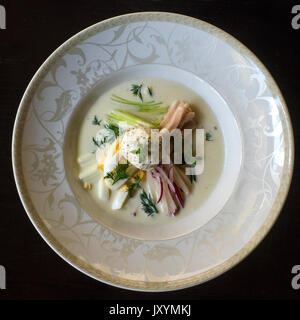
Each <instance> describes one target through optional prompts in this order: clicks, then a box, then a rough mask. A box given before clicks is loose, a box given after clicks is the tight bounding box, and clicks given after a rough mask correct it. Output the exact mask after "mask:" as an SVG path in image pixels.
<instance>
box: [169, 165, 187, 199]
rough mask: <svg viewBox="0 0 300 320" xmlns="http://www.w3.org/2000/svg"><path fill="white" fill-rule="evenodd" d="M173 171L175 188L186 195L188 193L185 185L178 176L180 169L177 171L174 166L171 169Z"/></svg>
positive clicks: (179, 175)
mask: <svg viewBox="0 0 300 320" xmlns="http://www.w3.org/2000/svg"><path fill="white" fill-rule="evenodd" d="M172 171H174V181H175V183H176V184H177V186H178V187H179V189H180V190H181V191H182V192H183V193H185V194H186V195H188V194H189V193H190V191H189V189H188V187H187V185H186V184H185V181H184V180H183V178H182V176H181V174H180V172H179V171H180V169H177V168H176V167H175V166H174V167H173V170H172Z"/></svg>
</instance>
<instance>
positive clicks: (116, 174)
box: [104, 163, 129, 184]
mask: <svg viewBox="0 0 300 320" xmlns="http://www.w3.org/2000/svg"><path fill="white" fill-rule="evenodd" d="M128 167H129V164H128V163H125V164H119V165H118V166H117V167H116V168H115V169H114V170H113V171H111V172H109V173H107V175H106V176H105V177H104V179H112V181H113V183H112V184H115V183H116V182H118V181H119V180H121V179H127V178H128V177H129V175H128V173H127V172H126V170H127V168H128Z"/></svg>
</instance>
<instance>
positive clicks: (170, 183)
mask: <svg viewBox="0 0 300 320" xmlns="http://www.w3.org/2000/svg"><path fill="white" fill-rule="evenodd" d="M156 170H158V172H159V173H160V174H161V176H162V177H163V179H164V180H165V181H166V182H167V183H168V185H169V187H170V189H171V191H172V192H175V187H174V185H173V183H172V181H171V180H170V179H169V178H168V176H167V175H166V173H165V171H164V170H163V169H162V168H161V167H157V168H156Z"/></svg>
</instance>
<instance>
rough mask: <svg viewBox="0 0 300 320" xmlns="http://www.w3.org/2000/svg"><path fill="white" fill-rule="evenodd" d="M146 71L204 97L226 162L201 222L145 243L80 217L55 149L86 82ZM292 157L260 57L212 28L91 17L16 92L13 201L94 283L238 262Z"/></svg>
mask: <svg viewBox="0 0 300 320" xmlns="http://www.w3.org/2000/svg"><path fill="white" fill-rule="evenodd" d="M147 72H148V73H149V75H150V76H157V75H161V76H162V77H164V78H167V79H171V80H176V79H177V81H179V82H182V83H184V84H185V85H186V86H188V87H190V88H191V89H193V90H194V91H197V92H198V93H199V95H201V96H202V97H203V99H204V100H205V101H206V102H208V104H209V105H210V106H211V107H212V109H213V111H214V112H215V114H216V116H217V118H218V120H219V122H220V124H221V126H222V130H223V133H224V135H225V137H224V138H225V149H226V151H225V153H226V155H225V167H224V170H223V173H222V176H221V179H220V182H219V184H218V186H217V187H216V190H215V192H214V193H213V195H212V197H213V198H212V199H211V202H212V203H214V205H213V206H212V205H211V206H210V207H209V206H208V207H207V209H206V210H204V214H202V215H201V216H202V217H203V218H202V219H201V220H197V221H198V222H197V224H196V225H192V224H191V220H188V219H187V220H186V221H185V222H184V223H183V224H182V228H180V226H176V227H174V229H173V231H170V232H169V233H167V232H166V233H165V234H166V236H165V237H164V239H165V240H148V241H145V240H143V237H142V236H136V237H135V238H136V239H133V238H131V237H129V235H130V233H126V229H124V230H122V231H120V230H115V231H117V232H115V231H114V230H112V228H111V226H105V225H102V224H99V223H98V222H97V221H95V220H94V219H93V218H91V217H90V216H89V215H88V214H87V213H86V212H85V210H84V209H83V207H82V206H81V199H79V200H78V199H77V198H76V195H74V193H73V191H72V188H71V187H70V185H69V183H68V180H67V179H66V170H65V167H64V158H63V144H64V137H65V130H66V127H67V125H68V121H69V120H70V116H71V114H72V111H73V110H74V109H75V108H76V106H77V105H78V103H79V102H80V101H81V100H82V98H83V97H85V96H86V95H87V94H88V93H89V92H91V90H92V89H93V88H94V87H95V86H101V82H102V81H103V83H104V81H105V82H106V83H109V82H111V83H112V84H114V83H115V82H116V81H117V80H113V79H118V78H120V79H121V78H122V77H123V78H124V79H125V80H126V79H128V78H130V75H132V74H139V73H140V74H144V73H147ZM293 156H294V151H293V135H292V128H291V122H290V120H289V115H288V111H287V108H286V105H285V102H284V100H283V98H282V96H281V93H280V91H279V89H278V87H277V86H276V84H275V82H274V80H273V79H272V77H271V76H270V74H269V73H268V71H267V70H266V69H265V67H264V66H263V65H262V64H261V62H260V61H259V60H258V59H257V58H256V57H255V56H254V55H253V54H252V53H251V52H250V51H249V50H248V49H247V48H245V47H244V46H243V45H242V44H240V43H239V42H238V41H237V40H235V39H234V38H232V37H231V36H230V35H228V34H226V33H225V32H223V31H221V30H220V29H217V28H216V27H214V26H212V25H209V24H207V23H205V22H203V21H200V20H196V19H193V18H190V17H186V16H182V15H177V14H170V13H159V12H156V13H137V14H129V15H124V16H120V17H116V18H112V19H109V20H106V21H103V22H100V23H98V24H96V25H94V26H92V27H90V28H88V29H86V30H84V31H82V32H80V33H79V34H77V35H76V36H74V37H73V38H71V39H70V40H68V41H67V42H66V43H65V44H63V45H62V46H61V47H60V48H59V49H57V50H56V51H55V52H54V53H53V54H52V55H51V56H50V57H49V58H48V59H47V61H46V62H45V63H44V64H43V65H42V67H41V68H40V69H39V70H38V72H37V73H36V75H35V76H34V77H33V79H32V81H31V83H30V84H29V86H28V88H27V90H26V92H25V94H24V97H23V99H22V101H21V105H20V107H19V110H18V114H17V118H16V122H15V127H14V133H13V147H12V157H13V166H14V174H15V179H16V184H17V187H18V191H19V194H20V197H21V200H22V202H23V205H24V207H25V209H26V211H27V214H28V216H29V218H30V219H31V221H32V223H33V224H34V225H35V227H36V228H37V230H38V231H39V233H40V234H41V236H42V237H43V238H44V239H45V240H46V242H47V243H48V244H49V245H50V246H51V247H52V248H53V249H54V250H55V251H56V252H57V253H58V254H59V255H60V256H61V257H63V258H64V259H65V260H66V261H68V262H69V263H70V264H71V265H73V266H74V267H76V268H78V269H79V270H81V271H82V272H84V273H86V274H88V275H89V276H91V277H94V278H95V279H98V280H101V281H103V282H106V283H110V284H113V285H116V286H120V287H124V288H130V289H135V290H145V291H146V290H149V291H163V290H174V289H179V288H183V287H188V286H191V285H195V284H198V283H201V282H204V281H206V280H208V279H211V278H213V277H215V276H217V275H219V274H221V273H223V272H225V271H226V270H228V269H229V268H231V267H232V266H233V265H235V264H236V263H238V262H239V261H241V260H242V259H243V258H244V257H245V256H246V255H247V254H248V253H249V252H250V251H251V250H252V249H253V248H254V247H255V246H256V245H257V244H258V243H259V242H260V241H261V240H262V238H263V237H264V236H265V234H266V233H267V232H268V230H269V229H270V228H271V226H272V224H273V223H274V221H275V219H276V217H277V216H278V214H279V212H280V209H281V207H282V205H283V202H284V200H285V198H286V194H287V192H288V188H289V184H290V180H291V175H292V168H293ZM226 182H227V183H226ZM218 188H219V189H218ZM220 190H223V192H220ZM202 209H203V208H202ZM191 217H192V215H191ZM190 231H193V232H190ZM154 239H156V238H154Z"/></svg>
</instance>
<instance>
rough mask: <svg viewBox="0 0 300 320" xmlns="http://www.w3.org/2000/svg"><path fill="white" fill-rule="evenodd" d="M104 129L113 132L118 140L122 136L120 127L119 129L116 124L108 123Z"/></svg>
mask: <svg viewBox="0 0 300 320" xmlns="http://www.w3.org/2000/svg"><path fill="white" fill-rule="evenodd" d="M104 128H105V129H107V130H111V131H113V132H114V134H115V137H116V138H117V137H118V136H119V135H120V129H119V127H118V126H117V125H116V124H113V123H106V124H105V125H104Z"/></svg>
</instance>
